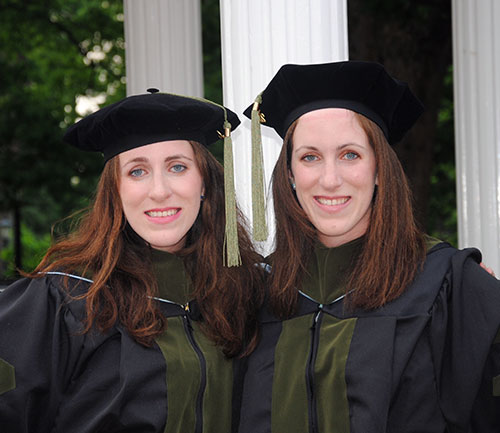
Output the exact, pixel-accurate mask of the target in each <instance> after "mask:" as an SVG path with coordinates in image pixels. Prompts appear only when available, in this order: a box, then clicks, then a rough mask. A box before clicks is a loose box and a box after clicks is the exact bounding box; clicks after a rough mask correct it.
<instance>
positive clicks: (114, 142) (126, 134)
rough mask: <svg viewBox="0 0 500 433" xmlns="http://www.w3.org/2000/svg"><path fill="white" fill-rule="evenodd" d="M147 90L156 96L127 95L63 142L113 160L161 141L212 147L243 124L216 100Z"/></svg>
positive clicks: (72, 131)
mask: <svg viewBox="0 0 500 433" xmlns="http://www.w3.org/2000/svg"><path fill="white" fill-rule="evenodd" d="M148 91H150V92H151V93H147V94H141V95H134V96H128V97H126V98H124V99H122V100H121V101H118V102H115V103H114V104H111V105H108V106H107V107H104V108H102V109H100V110H98V111H96V112H95V113H93V114H90V115H89V116H87V117H85V118H83V119H82V120H80V121H79V122H77V123H75V124H74V125H72V126H70V127H69V128H68V129H67V131H66V133H65V135H64V141H66V142H67V143H69V144H72V145H73V146H75V147H77V148H79V149H82V150H86V151H95V152H101V153H103V154H104V158H105V160H106V161H108V160H109V159H111V158H112V157H114V156H116V155H118V154H120V153H122V152H125V151H127V150H130V149H134V148H136V147H140V146H144V145H147V144H152V143H156V142H160V141H168V140H193V141H197V142H198V143H200V144H202V145H205V146H208V145H209V144H212V143H214V142H216V141H217V140H218V139H219V138H224V137H225V136H226V135H228V134H229V133H230V130H234V129H235V128H236V127H237V126H238V125H239V124H240V120H239V119H238V116H237V115H236V114H235V113H234V112H232V111H231V110H229V109H227V108H225V107H223V106H221V105H218V104H216V103H213V102H211V101H208V100H205V99H201V98H191V97H187V96H180V95H174V94H169V93H159V92H158V91H157V90H156V89H148ZM228 129H229V131H228Z"/></svg>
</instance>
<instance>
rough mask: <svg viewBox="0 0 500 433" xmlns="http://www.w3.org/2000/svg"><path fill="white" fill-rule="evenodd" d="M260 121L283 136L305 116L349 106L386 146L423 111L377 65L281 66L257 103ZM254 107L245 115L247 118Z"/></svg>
mask: <svg viewBox="0 0 500 433" xmlns="http://www.w3.org/2000/svg"><path fill="white" fill-rule="evenodd" d="M256 102H258V103H259V107H258V111H259V112H260V113H259V114H260V121H261V123H263V124H264V125H265V126H269V127H272V128H274V129H275V130H276V132H277V133H278V134H279V135H280V136H281V137H282V138H284V137H285V135H286V132H287V130H288V128H289V127H290V125H291V124H292V123H293V122H294V121H295V120H297V119H298V118H299V117H300V116H302V115H303V114H305V113H307V112H309V111H314V110H319V109H322V108H347V109H349V110H352V111H355V112H357V113H359V114H362V115H364V116H366V117H367V118H369V119H370V120H372V121H374V122H375V123H376V124H377V125H378V126H379V127H380V128H381V129H382V131H383V132H384V135H385V137H386V138H387V141H388V142H389V143H390V144H394V143H397V142H398V141H400V140H401V139H402V138H403V136H404V135H405V133H406V132H407V131H408V130H409V129H410V128H411V127H412V126H413V124H414V123H415V122H416V120H417V119H418V118H419V117H420V115H421V114H422V113H423V111H424V107H423V105H422V103H421V102H420V101H419V100H418V99H417V98H416V97H415V96H414V95H413V93H412V92H411V90H410V89H409V87H408V84H406V83H405V82H402V81H399V80H397V79H396V78H393V77H392V76H391V75H389V74H388V73H387V71H386V70H385V68H384V67H383V66H382V65H381V64H379V63H375V62H364V61H343V62H334V63H323V64H310V65H293V64H287V65H284V66H282V67H281V68H280V69H279V70H278V72H277V73H276V75H275V76H274V77H273V78H272V80H271V81H270V82H269V84H268V86H267V87H266V88H265V90H264V91H263V92H262V93H261V94H260V96H259V98H258V100H256ZM255 108H256V106H255V103H254V104H252V105H250V106H249V107H248V108H247V109H246V110H245V112H244V114H245V116H247V117H249V118H251V112H252V109H254V110H255Z"/></svg>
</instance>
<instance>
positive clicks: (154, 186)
mask: <svg viewBox="0 0 500 433" xmlns="http://www.w3.org/2000/svg"><path fill="white" fill-rule="evenodd" d="M171 194H172V189H171V185H170V183H169V181H168V179H167V177H166V176H165V175H164V174H163V173H161V172H156V173H154V174H153V176H152V182H151V185H150V189H149V197H150V198H151V199H152V200H154V201H162V200H165V199H166V198H168V197H169V196H170V195H171Z"/></svg>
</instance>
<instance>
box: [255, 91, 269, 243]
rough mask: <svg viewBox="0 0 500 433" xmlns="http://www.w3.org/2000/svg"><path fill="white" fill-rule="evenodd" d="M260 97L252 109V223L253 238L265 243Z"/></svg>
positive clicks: (259, 96) (265, 226) (266, 233)
mask: <svg viewBox="0 0 500 433" xmlns="http://www.w3.org/2000/svg"><path fill="white" fill-rule="evenodd" d="M261 102H262V96H261V94H259V95H258V96H257V98H255V102H254V104H253V107H252V116H251V119H252V223H253V238H254V239H255V240H256V241H265V240H266V239H267V236H268V232H267V224H266V202H265V196H264V161H263V157H262V136H261V132H260V120H261V117H260V112H259V105H260V103H261Z"/></svg>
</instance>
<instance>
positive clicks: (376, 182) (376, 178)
mask: <svg viewBox="0 0 500 433" xmlns="http://www.w3.org/2000/svg"><path fill="white" fill-rule="evenodd" d="M375 185H377V186H378V174H377V175H376V176H375Z"/></svg>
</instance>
